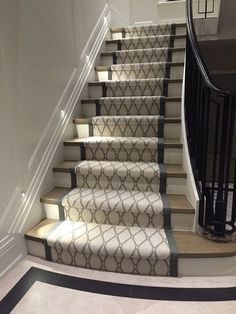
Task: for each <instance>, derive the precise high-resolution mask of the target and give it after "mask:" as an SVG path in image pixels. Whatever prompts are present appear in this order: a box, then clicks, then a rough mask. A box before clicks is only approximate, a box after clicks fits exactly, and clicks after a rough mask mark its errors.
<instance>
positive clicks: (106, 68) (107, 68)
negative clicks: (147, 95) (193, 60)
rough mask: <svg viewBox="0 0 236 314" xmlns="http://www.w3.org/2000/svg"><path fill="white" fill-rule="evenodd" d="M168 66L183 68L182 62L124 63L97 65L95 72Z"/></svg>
mask: <svg viewBox="0 0 236 314" xmlns="http://www.w3.org/2000/svg"><path fill="white" fill-rule="evenodd" d="M167 64H168V65H170V66H184V63H183V62H144V63H142V62H140V63H126V64H113V65H97V66H96V67H95V70H96V71H101V72H102V71H112V70H113V69H115V68H120V67H124V66H125V67H130V66H132V67H139V66H144V67H149V66H158V65H167Z"/></svg>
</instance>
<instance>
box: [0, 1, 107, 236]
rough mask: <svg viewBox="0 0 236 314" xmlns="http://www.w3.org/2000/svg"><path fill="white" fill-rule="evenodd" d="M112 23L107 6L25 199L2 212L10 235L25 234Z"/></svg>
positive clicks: (44, 141) (45, 139)
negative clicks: (51, 165)
mask: <svg viewBox="0 0 236 314" xmlns="http://www.w3.org/2000/svg"><path fill="white" fill-rule="evenodd" d="M110 21H111V12H110V10H109V6H108V5H106V6H105V7H104V10H103V12H102V14H101V16H100V17H99V19H98V22H97V24H96V25H95V28H94V30H93V31H92V33H91V36H90V38H89V41H88V42H87V44H86V46H85V49H84V52H83V57H82V59H83V58H84V56H85V59H84V66H83V68H82V71H80V73H79V71H78V70H77V69H76V68H75V69H74V70H73V71H72V73H71V75H70V78H69V80H68V83H67V85H66V87H65V89H64V91H63V93H62V95H61V98H60V100H59V102H58V103H57V105H56V107H55V110H54V111H53V113H52V116H51V117H50V119H49V121H48V124H47V127H46V128H45V131H44V133H43V135H42V137H41V139H40V141H39V142H38V144H37V146H36V148H35V151H34V153H33V155H32V156H31V158H30V160H29V162H28V170H29V178H30V179H29V184H28V186H27V187H26V188H25V197H24V199H20V198H19V197H15V198H13V199H12V201H11V202H10V203H9V204H8V207H7V208H6V210H5V211H4V212H3V219H2V220H1V223H0V226H1V225H5V226H6V228H5V230H7V233H8V234H20V233H21V232H22V231H23V227H24V225H25V222H26V220H27V217H28V215H29V213H30V211H31V209H32V207H33V205H34V202H35V198H36V196H37V194H38V191H39V189H40V187H41V185H42V183H43V180H44V178H45V176H46V173H47V171H48V168H49V165H50V163H51V161H52V159H53V157H54V155H55V152H56V151H57V149H58V147H59V145H60V144H61V140H62V137H63V134H64V132H65V130H66V128H67V126H68V123H70V122H71V118H72V114H73V112H74V110H75V106H76V105H77V102H78V99H79V97H80V95H81V92H82V90H83V87H84V85H85V83H86V82H87V79H88V76H89V73H90V71H91V69H92V67H93V64H94V62H95V59H96V57H97V54H98V52H99V50H100V48H101V46H102V44H103V42H104V38H105V36H106V34H107V31H108V29H109V25H110ZM88 51H89V52H88ZM87 56H88V57H87ZM61 110H63V112H62V111H61ZM18 194H19V193H18ZM6 211H7V213H9V212H11V213H14V214H13V215H11V219H9V215H8V214H7V213H6Z"/></svg>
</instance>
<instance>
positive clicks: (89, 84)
mask: <svg viewBox="0 0 236 314" xmlns="http://www.w3.org/2000/svg"><path fill="white" fill-rule="evenodd" d="M155 80H163V81H167V82H168V83H182V82H183V79H170V78H161V79H158V78H151V79H132V80H116V81H110V80H107V81H90V82H88V86H103V85H104V84H105V83H106V82H109V83H115V82H119V81H121V82H124V81H155Z"/></svg>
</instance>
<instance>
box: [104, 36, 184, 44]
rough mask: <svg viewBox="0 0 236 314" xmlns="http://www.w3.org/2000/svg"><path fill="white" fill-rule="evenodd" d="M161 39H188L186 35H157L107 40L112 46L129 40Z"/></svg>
mask: <svg viewBox="0 0 236 314" xmlns="http://www.w3.org/2000/svg"><path fill="white" fill-rule="evenodd" d="M161 37H168V38H175V39H182V38H186V35H185V34H181V35H157V36H140V37H131V38H121V39H108V40H106V43H107V44H112V43H119V42H122V41H129V40H140V41H142V40H143V39H144V40H149V39H155V38H161Z"/></svg>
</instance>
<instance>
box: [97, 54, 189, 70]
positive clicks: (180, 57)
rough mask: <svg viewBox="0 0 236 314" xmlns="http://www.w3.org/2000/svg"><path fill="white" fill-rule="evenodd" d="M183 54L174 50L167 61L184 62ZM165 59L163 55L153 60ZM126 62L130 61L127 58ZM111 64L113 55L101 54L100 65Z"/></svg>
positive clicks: (162, 60) (163, 60) (164, 60)
mask: <svg viewBox="0 0 236 314" xmlns="http://www.w3.org/2000/svg"><path fill="white" fill-rule="evenodd" d="M184 56H185V53H184V52H181V51H176V52H173V53H172V58H171V60H169V61H170V62H184ZM166 61H167V60H166V58H165V57H164V56H163V57H162V58H161V59H160V60H155V62H166ZM153 62H154V61H153ZM122 63H123V62H122ZM126 63H127V64H128V63H130V61H129V60H128V61H127V62H126ZM132 63H134V62H132ZM111 64H113V57H112V56H102V57H101V65H106V66H109V65H111ZM117 64H119V62H117Z"/></svg>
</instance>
